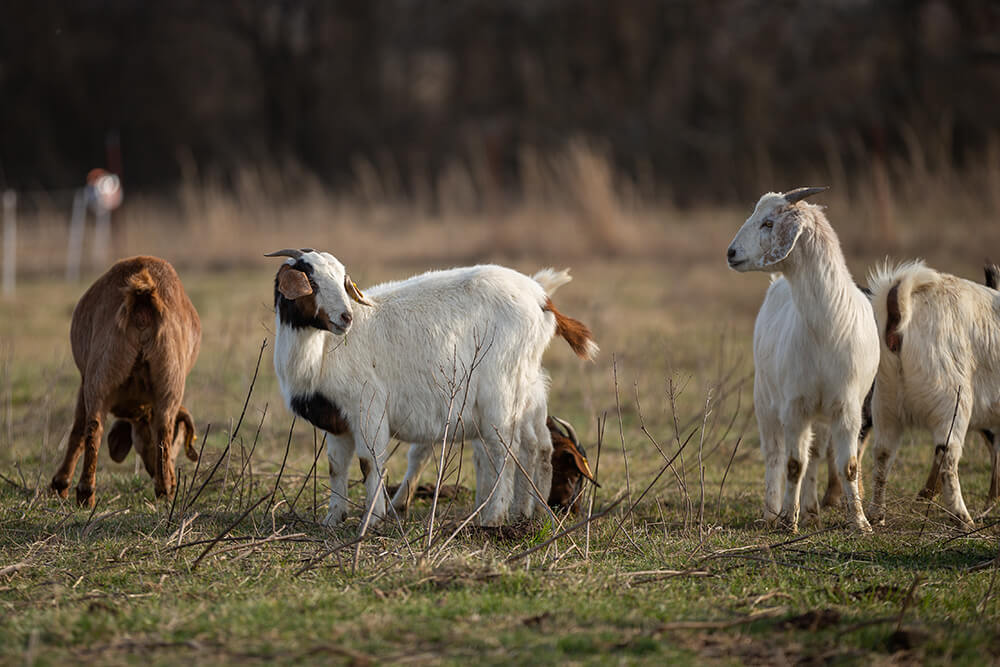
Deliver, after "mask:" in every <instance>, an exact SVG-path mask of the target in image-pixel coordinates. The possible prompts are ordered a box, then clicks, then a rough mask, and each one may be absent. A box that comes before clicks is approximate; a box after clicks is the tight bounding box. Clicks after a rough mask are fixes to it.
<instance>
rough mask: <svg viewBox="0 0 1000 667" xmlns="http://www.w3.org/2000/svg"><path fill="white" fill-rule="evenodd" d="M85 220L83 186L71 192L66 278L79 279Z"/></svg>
mask: <svg viewBox="0 0 1000 667" xmlns="http://www.w3.org/2000/svg"><path fill="white" fill-rule="evenodd" d="M86 221H87V194H86V192H84V190H83V188H80V189H79V190H77V191H76V192H75V193H73V215H72V217H70V219H69V244H68V245H67V246H66V280H67V281H70V282H75V281H77V280H79V279H80V258H81V256H82V255H83V226H84V224H85V223H86Z"/></svg>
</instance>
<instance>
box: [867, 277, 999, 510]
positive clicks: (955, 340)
mask: <svg viewBox="0 0 1000 667" xmlns="http://www.w3.org/2000/svg"><path fill="white" fill-rule="evenodd" d="M868 284H869V287H871V290H872V293H873V296H872V305H873V306H874V308H875V318H876V319H877V320H878V331H879V333H880V338H881V342H882V346H883V347H882V357H881V361H880V363H879V369H878V376H877V377H876V378H875V393H874V395H873V397H872V417H873V418H874V440H875V447H874V452H875V464H874V477H875V484H874V490H873V493H872V508H871V513H872V518H873V520H876V521H879V522H881V521H883V520H884V517H885V485H886V481H887V479H888V476H889V471H890V469H891V468H892V464H893V461H894V460H895V457H896V452H897V450H898V448H899V442H900V438H901V436H902V432H903V430H904V429H905V428H906V427H908V426H922V427H925V428H927V429H929V430H930V431H931V434H932V436H933V438H934V443H935V444H936V452H935V456H934V468H933V470H932V472H931V475H930V477H929V478H928V480H927V484H926V485H925V490H924V492H923V493H922V495H927V496H933V495H934V493H935V488H934V487H935V486H936V485H937V483H938V471H940V477H941V479H940V482H941V485H942V491H943V494H942V496H943V497H942V500H943V505H944V507H945V508H946V509H947V510H948V511H949V512H950V513H951V514H952V516H953V517H954V518H955V519H956V520H957V521H959V522H960V523H962V524H965V525H966V526H971V525H972V523H973V522H972V517H971V516H970V515H969V510H968V509H967V508H966V506H965V501H964V500H963V498H962V489H961V486H960V485H959V481H958V462H959V460H960V459H961V458H962V448H963V444H964V442H965V434H966V433H967V432H968V430H969V429H977V430H981V429H990V431H991V432H989V435H987V431H983V433H984V436H985V437H986V438H987V439H988V440H990V445H991V447H990V449H991V455H992V458H993V463H994V473H993V480H994V481H993V483H992V484H991V495H993V493H995V491H996V477H997V472H996V463H997V451H996V446H995V443H994V438H993V432H995V431H996V430H997V429H998V428H1000V293H998V292H997V291H996V290H995V289H992V288H991V287H989V286H983V285H979V284H977V283H974V282H972V281H971V280H964V279H962V278H958V277H956V276H952V275H949V274H947V273H939V272H937V271H935V270H933V269H931V268H929V267H927V266H926V265H925V264H924V263H923V262H921V261H915V262H906V263H903V264H901V265H899V266H895V267H890V266H888V265H886V266H883V267H880V268H878V269H876V270H874V271H873V272H872V274H871V275H870V276H869V279H868ZM987 284H988V285H990V284H995V281H994V280H991V275H990V271H989V270H987Z"/></svg>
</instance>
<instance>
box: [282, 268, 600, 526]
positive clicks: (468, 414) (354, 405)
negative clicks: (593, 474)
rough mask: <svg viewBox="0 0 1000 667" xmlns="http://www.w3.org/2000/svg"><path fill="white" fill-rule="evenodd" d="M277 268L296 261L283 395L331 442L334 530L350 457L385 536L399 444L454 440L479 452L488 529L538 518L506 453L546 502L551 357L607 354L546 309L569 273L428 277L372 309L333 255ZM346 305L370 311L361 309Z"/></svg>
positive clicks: (286, 312) (287, 271) (389, 287)
mask: <svg viewBox="0 0 1000 667" xmlns="http://www.w3.org/2000/svg"><path fill="white" fill-rule="evenodd" d="M268 256H271V257H274V256H286V257H289V258H290V259H289V260H287V261H286V262H285V263H284V264H283V265H282V266H281V268H280V269H279V270H278V274H277V276H276V278H275V314H276V320H277V325H276V333H275V349H274V366H275V370H276V372H277V375H278V381H279V383H280V386H281V393H282V395H283V396H284V398H285V400H286V402H287V403H288V406H289V408H290V409H291V410H292V411H293V412H294V413H295V414H297V415H299V416H300V417H303V418H304V419H306V420H308V421H309V422H310V423H312V424H314V425H315V426H317V427H319V428H321V429H323V430H325V431H327V432H328V433H329V434H330V437H329V438H328V440H327V457H328V458H329V460H330V507H329V512H328V513H327V516H326V519H325V523H327V525H337V524H339V523H340V522H341V521H343V519H344V518H345V516H346V514H347V507H348V500H347V475H348V464H349V462H350V459H351V453H352V452H355V453H356V454H357V456H358V457H359V459H360V462H361V470H362V475H363V476H364V478H365V487H366V491H367V499H368V500H367V504H368V508H367V511H370V512H371V516H372V521H373V522H374V523H378V522H379V521H380V520H382V519H383V518H384V515H385V498H384V495H385V494H384V491H383V490H382V471H383V470H384V464H385V459H386V456H387V447H388V443H389V439H390V437H391V436H395V437H397V438H399V439H400V440H404V441H407V442H411V443H418V445H419V444H426V443H433V442H441V441H442V440H443V439H444V438H445V435H446V432H445V429H446V428H450V429H451V430H450V431H448V434H449V435H450V434H451V433H454V432H455V429H461V432H462V433H463V435H465V436H466V437H468V438H469V439H472V441H473V443H472V444H473V452H474V460H475V468H476V506H477V507H480V506H482V510H481V513H480V515H479V520H480V522H481V523H482V524H484V525H499V524H502V523H504V522H505V521H506V520H507V519H508V516H509V515H511V514H513V515H515V516H514V517H513V518H516V516H517V515H523V514H525V513H530V512H531V509H532V507H533V501H532V499H531V498H530V496H529V497H528V498H527V499H526V498H524V497H521V496H518V493H519V490H520V489H521V488H523V487H527V486H528V485H527V482H526V481H523V482H522V481H518V480H521V479H522V478H523V475H520V474H516V473H515V464H514V463H513V462H512V461H510V460H509V455H510V454H513V455H515V456H517V457H518V459H519V461H520V462H521V464H522V465H524V467H525V469H526V471H527V472H528V474H529V475H531V477H532V481H533V482H534V485H535V486H536V487H537V488H538V492H539V494H541V499H540V503H541V504H544V503H545V500H546V498H547V496H548V493H549V485H550V484H551V476H552V465H551V455H552V442H551V439H550V436H549V434H548V429H547V428H546V426H545V417H546V413H547V410H546V403H547V392H548V381H547V377H546V375H545V372H544V370H543V369H542V367H541V359H542V353H543V352H544V351H545V348H546V347H548V344H549V342H550V341H551V340H552V337H553V336H554V335H555V334H559V335H560V336H562V337H563V338H565V339H566V341H567V342H568V343H569V344H570V346H571V347H572V348H573V350H574V351H575V352H576V354H577V355H578V356H580V357H581V358H584V359H590V358H591V357H593V355H594V354H596V352H597V350H598V348H597V345H596V344H595V343H594V342H593V340H592V339H591V334H590V331H589V330H588V329H587V328H586V327H585V326H584V325H583V324H581V323H580V322H578V321H576V320H574V319H572V318H569V317H566V316H564V315H562V314H561V313H559V312H558V311H557V310H556V309H555V306H553V304H552V301H551V299H550V298H549V296H550V294H551V293H552V292H553V291H555V289H556V288H558V287H559V285H561V284H564V283H565V282H568V280H569V276H568V274H566V273H565V272H562V273H557V272H554V271H551V270H546V271H542V272H539V274H537V275H536V277H535V279H532V278H529V277H528V276H525V275H523V274H521V273H518V272H517V271H513V270H511V269H507V268H503V267H500V266H492V265H484V266H473V267H467V268H460V269H451V270H448V271H432V272H429V273H425V274H422V275H419V276H415V277H412V278H409V279H407V280H403V281H399V282H391V283H385V284H382V285H377V286H374V287H372V288H370V289H369V290H368V294H369V296H370V298H371V300H369V299H367V298H365V297H364V296H363V295H362V294H361V292H360V291H359V290H358V288H357V286H356V285H355V284H354V283H353V282H352V281H351V279H350V277H349V276H348V275H347V273H346V271H345V269H344V265H343V264H341V263H340V261H338V260H337V258H335V257H333V256H332V255H330V254H328V253H325V252H317V251H314V250H311V249H303V250H280V251H278V252H275V253H270V254H269V255H268ZM351 300H353V301H355V302H357V303H360V304H364V305H365V306H367V308H358V309H353V310H352V308H351V303H350V302H351ZM348 332H350V333H349V335H348ZM331 334H333V335H331ZM416 451H421V448H420V447H417V448H416ZM410 461H411V465H413V464H414V456H413V455H411V457H410ZM522 495H527V494H522ZM515 498H517V500H516V502H515ZM512 504H513V509H512Z"/></svg>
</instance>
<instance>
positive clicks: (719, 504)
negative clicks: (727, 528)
mask: <svg viewBox="0 0 1000 667" xmlns="http://www.w3.org/2000/svg"><path fill="white" fill-rule="evenodd" d="M741 442H743V436H742V435H741V436H740V437H739V438H737V439H736V446H735V447H733V453H732V454H730V455H729V463H727V464H726V472H724V473H722V482H721V483H720V484H719V499H718V501H716V503H715V519H716V521H718V520H719V512H720V511H721V509H722V487H724V486H725V485H726V477H728V476H729V468H731V467H732V465H733V459H735V458H736V450H738V449H739V448H740V443H741Z"/></svg>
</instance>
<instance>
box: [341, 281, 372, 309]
mask: <svg viewBox="0 0 1000 667" xmlns="http://www.w3.org/2000/svg"><path fill="white" fill-rule="evenodd" d="M344 289H345V290H347V296H349V297H351V298H352V299H354V300H355V301H357V302H358V303H360V304H361V305H362V306H374V305H375V304H374V303H372V302H371V301H369V300H368V299H366V298H365V295H364V294H362V293H361V290H359V289H358V286H357V285H355V284H354V281H353V280H351V277H350V276H346V275H345V276H344Z"/></svg>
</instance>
